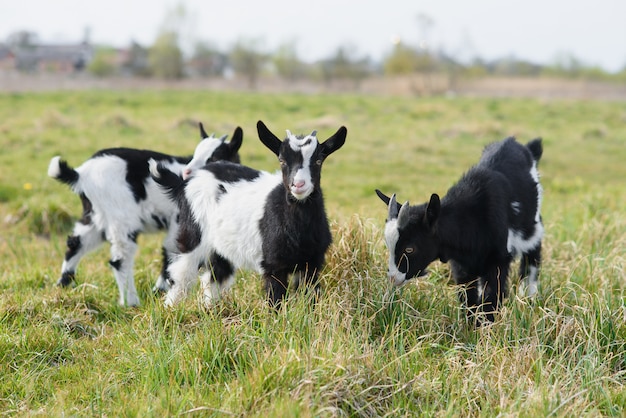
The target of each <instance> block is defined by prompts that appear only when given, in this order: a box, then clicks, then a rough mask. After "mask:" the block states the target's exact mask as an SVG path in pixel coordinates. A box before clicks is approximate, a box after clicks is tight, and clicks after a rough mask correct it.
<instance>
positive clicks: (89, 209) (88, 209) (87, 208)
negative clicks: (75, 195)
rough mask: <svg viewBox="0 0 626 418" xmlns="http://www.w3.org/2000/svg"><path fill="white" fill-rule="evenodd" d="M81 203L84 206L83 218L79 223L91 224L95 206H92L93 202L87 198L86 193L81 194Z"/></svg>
mask: <svg viewBox="0 0 626 418" xmlns="http://www.w3.org/2000/svg"><path fill="white" fill-rule="evenodd" d="M80 201H81V203H82V204H83V216H82V217H81V218H80V220H79V221H78V222H80V223H81V224H83V225H89V224H91V215H92V214H93V205H92V204H91V200H89V199H88V198H87V196H85V194H84V193H81V194H80Z"/></svg>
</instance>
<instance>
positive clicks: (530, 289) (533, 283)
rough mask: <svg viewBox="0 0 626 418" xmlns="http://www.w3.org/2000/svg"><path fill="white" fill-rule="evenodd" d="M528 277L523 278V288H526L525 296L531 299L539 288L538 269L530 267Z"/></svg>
mask: <svg viewBox="0 0 626 418" xmlns="http://www.w3.org/2000/svg"><path fill="white" fill-rule="evenodd" d="M529 270H530V271H529V273H528V277H526V278H524V287H525V288H526V296H528V297H529V298H532V297H533V296H535V295H536V294H537V292H538V288H539V278H538V275H539V269H538V268H537V267H535V266H530V269H529Z"/></svg>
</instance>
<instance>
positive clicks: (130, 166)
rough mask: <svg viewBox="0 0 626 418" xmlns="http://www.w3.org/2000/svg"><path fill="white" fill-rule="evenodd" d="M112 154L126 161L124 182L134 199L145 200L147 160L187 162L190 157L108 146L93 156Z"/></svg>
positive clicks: (147, 172) (147, 174) (148, 173)
mask: <svg viewBox="0 0 626 418" xmlns="http://www.w3.org/2000/svg"><path fill="white" fill-rule="evenodd" d="M104 155H113V156H116V157H118V158H121V159H122V160H124V161H126V182H128V184H129V185H130V188H131V190H132V192H133V196H134V197H135V201H137V202H139V201H141V200H145V199H146V197H147V192H146V186H145V182H146V180H147V179H148V177H149V176H150V170H149V165H148V161H149V160H150V159H154V160H155V161H157V162H160V161H170V162H173V161H178V162H180V163H183V164H187V163H188V162H189V161H190V160H191V157H172V156H171V155H166V154H162V153H160V152H155V151H149V150H138V149H132V148H109V149H103V150H100V151H98V152H97V153H95V154H94V155H93V157H92V158H94V157H99V156H104Z"/></svg>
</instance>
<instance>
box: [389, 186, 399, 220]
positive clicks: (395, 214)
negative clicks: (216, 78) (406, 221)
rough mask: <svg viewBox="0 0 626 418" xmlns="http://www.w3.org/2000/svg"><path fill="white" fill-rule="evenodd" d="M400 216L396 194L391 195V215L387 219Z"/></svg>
mask: <svg viewBox="0 0 626 418" xmlns="http://www.w3.org/2000/svg"><path fill="white" fill-rule="evenodd" d="M397 217H398V204H397V203H396V194H395V193H394V194H392V195H391V199H389V216H387V219H390V220H391V219H396V218H397Z"/></svg>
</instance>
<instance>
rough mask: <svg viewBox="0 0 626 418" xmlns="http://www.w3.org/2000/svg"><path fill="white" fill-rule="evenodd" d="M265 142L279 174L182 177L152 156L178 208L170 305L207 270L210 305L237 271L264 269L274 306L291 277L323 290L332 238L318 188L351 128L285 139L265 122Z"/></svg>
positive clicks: (222, 166) (207, 170) (231, 168)
mask: <svg viewBox="0 0 626 418" xmlns="http://www.w3.org/2000/svg"><path fill="white" fill-rule="evenodd" d="M257 130H258V133H259V138H260V140H261V142H262V143H263V144H264V145H265V146H266V147H268V148H269V149H270V150H271V151H272V152H273V153H274V154H276V155H277V156H278V161H279V162H280V167H281V171H282V173H281V172H276V173H274V174H271V173H267V172H264V171H257V170H254V169H252V168H249V167H245V166H240V165H236V164H231V163H228V162H216V163H211V164H207V165H206V166H205V167H204V168H203V169H201V170H198V171H197V172H196V173H195V174H194V176H193V177H192V178H190V179H187V180H185V181H183V180H182V179H181V178H180V177H178V176H176V175H174V174H172V173H171V172H170V171H169V170H168V169H167V167H164V165H163V164H161V163H159V162H157V161H156V160H153V161H150V172H151V173H152V177H153V178H154V180H155V181H156V182H157V183H159V184H160V185H162V186H163V187H164V188H166V189H168V190H169V193H170V196H171V197H172V199H173V200H175V201H176V202H177V203H178V205H179V210H180V226H179V231H178V251H179V254H178V255H177V256H176V257H175V258H174V259H173V261H172V263H171V264H170V265H169V267H168V271H169V280H170V290H169V291H168V293H167V295H166V298H165V304H166V306H173V305H175V304H176V303H177V302H179V301H180V300H181V299H182V298H183V297H185V296H186V295H187V294H188V293H189V290H190V289H191V287H192V286H193V284H194V283H195V282H196V281H197V277H198V270H199V268H201V267H204V268H205V269H206V271H205V272H204V273H203V274H202V277H201V281H202V289H203V294H204V300H205V302H206V303H207V304H208V303H210V302H211V300H214V299H218V298H219V297H220V294H221V292H222V291H224V290H226V289H228V288H229V287H230V286H231V285H232V284H233V282H234V273H235V270H236V269H238V268H245V269H252V270H255V271H257V272H260V273H262V274H263V278H264V281H265V291H266V292H267V296H268V299H269V302H270V304H271V305H272V306H274V307H278V306H279V305H280V303H281V301H282V299H283V298H284V295H285V292H286V290H287V286H288V283H289V275H290V274H292V273H293V274H294V286H295V287H298V285H299V284H307V285H312V286H314V288H315V289H317V288H318V283H317V279H318V274H319V272H320V269H321V268H322V266H323V264H324V257H325V253H326V250H327V249H328V247H329V246H330V243H331V240H332V237H331V233H330V228H329V225H328V219H327V218H326V212H325V209H324V199H323V196H322V189H321V186H320V179H321V169H322V163H323V162H324V160H325V159H326V157H328V156H329V155H330V154H332V153H333V152H335V151H337V150H338V149H339V148H341V146H342V145H343V144H344V142H345V139H346V134H347V130H346V128H345V127H341V128H339V130H338V131H337V132H336V133H335V134H334V135H333V136H331V137H330V138H328V139H327V140H326V141H324V142H322V143H319V142H318V140H317V137H316V132H315V131H313V133H311V134H310V135H299V136H296V135H293V134H291V132H289V131H287V138H286V139H285V140H284V141H281V140H280V139H279V138H278V137H276V136H275V135H274V134H273V133H272V132H271V131H270V130H269V129H268V128H267V127H266V126H265V124H263V122H261V121H259V122H258V123H257Z"/></svg>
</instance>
